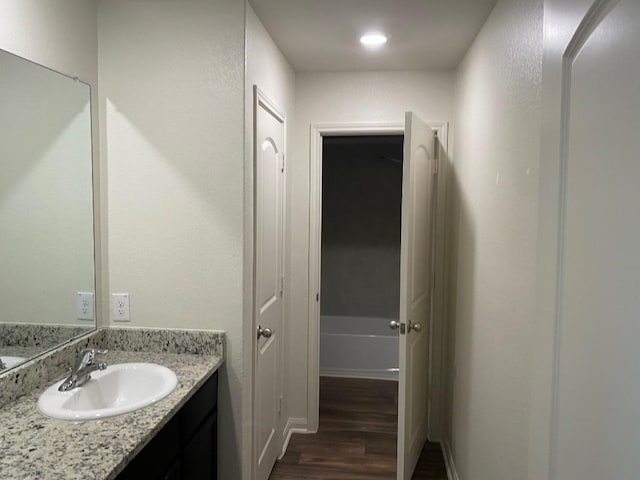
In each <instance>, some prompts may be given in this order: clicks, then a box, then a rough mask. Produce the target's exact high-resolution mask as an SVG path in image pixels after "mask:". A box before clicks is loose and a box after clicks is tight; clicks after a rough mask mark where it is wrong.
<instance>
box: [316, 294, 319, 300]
mask: <svg viewBox="0 0 640 480" xmlns="http://www.w3.org/2000/svg"><path fill="white" fill-rule="evenodd" d="M319 301H320V294H319V293H316V302H319Z"/></svg>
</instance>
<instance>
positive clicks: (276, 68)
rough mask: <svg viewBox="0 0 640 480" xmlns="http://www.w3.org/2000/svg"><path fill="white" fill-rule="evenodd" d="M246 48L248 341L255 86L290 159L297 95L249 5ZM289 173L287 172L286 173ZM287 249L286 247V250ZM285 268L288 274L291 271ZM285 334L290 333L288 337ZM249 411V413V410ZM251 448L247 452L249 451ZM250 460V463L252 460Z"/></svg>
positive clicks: (287, 409)
mask: <svg viewBox="0 0 640 480" xmlns="http://www.w3.org/2000/svg"><path fill="white" fill-rule="evenodd" d="M246 39H247V48H246V68H247V70H246V79H245V177H244V178H245V190H244V193H245V205H246V206H247V207H246V208H245V212H244V214H245V217H244V221H245V232H247V234H246V235H245V245H244V258H245V260H244V268H245V289H244V291H245V295H244V304H245V338H250V339H254V338H255V335H254V332H255V330H254V329H253V328H254V327H253V308H254V305H253V296H254V292H253V254H254V245H253V238H252V235H251V234H250V232H253V192H254V185H253V172H254V169H253V164H254V147H253V101H254V99H253V86H254V85H257V86H258V88H260V90H261V91H262V93H263V94H265V95H266V96H267V97H268V98H269V99H270V100H271V101H272V102H274V103H275V104H276V105H277V106H278V107H279V108H280V109H281V111H282V112H284V114H285V116H286V120H285V121H286V152H285V154H286V155H287V158H289V157H290V152H291V151H292V150H293V148H292V144H293V125H294V121H293V120H294V95H295V73H294V72H293V70H292V68H291V66H290V65H289V63H288V62H287V60H286V58H285V57H284V56H283V55H282V53H281V52H280V50H279V49H278V47H277V46H276V45H275V43H274V42H273V40H272V39H271V37H270V35H269V33H268V32H267V31H266V30H265V28H264V26H263V25H262V22H260V19H259V18H258V17H257V16H256V14H255V12H254V11H253V8H251V6H250V5H249V4H248V3H247V32H246ZM287 174H288V172H287ZM285 194H287V193H285ZM285 248H286V247H285ZM288 268H289V267H288V265H285V271H286V270H287V269H288ZM290 292H291V286H290V284H289V283H288V282H287V283H286V284H285V305H286V304H287V302H290V301H291V297H290ZM290 321H291V319H290V318H287V317H286V312H285V323H284V325H285V328H284V329H283V337H284V341H283V350H284V351H288V349H289V348H290V345H291V342H293V341H294V340H295V339H294V338H293V337H291V336H290V335H289V334H288V332H289V330H290V329H289V328H288V327H287V325H288V322H290ZM284 332H287V333H286V335H285V333H284ZM254 346H255V345H254V344H253V342H251V343H250V344H248V345H246V348H245V361H246V362H247V363H246V364H247V365H253V360H254V357H253V355H254V351H253V349H252V347H254ZM291 368H292V366H291V365H290V364H289V363H288V362H284V364H283V365H282V370H283V371H282V375H283V379H284V382H285V384H288V382H289V381H290V374H289V371H290V369H291ZM251 383H252V378H251V377H250V376H249V375H247V376H246V379H245V385H246V388H248V389H250V387H251ZM249 397H250V396H248V395H247V396H246V398H245V401H246V406H247V408H250V406H251V403H250V402H251V401H252V399H251V398H249ZM290 405H291V399H290V397H289V396H288V395H286V394H285V395H284V399H283V415H282V417H281V419H282V422H281V425H280V431H279V432H278V433H279V435H280V439H279V442H280V444H281V445H282V444H283V443H284V440H285V437H286V435H287V427H288V426H290V425H291V421H290V418H291V406H290ZM247 411H250V410H247ZM249 431H250V425H247V432H249ZM250 447H251V446H250V445H249V446H247V450H248V451H250ZM252 460H253V459H252V458H249V461H252Z"/></svg>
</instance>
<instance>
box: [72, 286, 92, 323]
mask: <svg viewBox="0 0 640 480" xmlns="http://www.w3.org/2000/svg"><path fill="white" fill-rule="evenodd" d="M93 298H94V297H93V293H92V292H78V294H77V295H76V317H77V318H78V320H93V319H94V318H95V313H94V311H95V304H94V300H93Z"/></svg>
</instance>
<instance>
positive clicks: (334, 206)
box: [271, 130, 446, 479]
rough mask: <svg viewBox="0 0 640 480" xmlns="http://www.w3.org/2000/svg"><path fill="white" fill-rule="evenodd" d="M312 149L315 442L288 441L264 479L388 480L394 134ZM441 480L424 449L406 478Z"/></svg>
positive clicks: (396, 186) (394, 400) (397, 185)
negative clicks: (315, 153) (315, 160)
mask: <svg viewBox="0 0 640 480" xmlns="http://www.w3.org/2000/svg"><path fill="white" fill-rule="evenodd" d="M320 142H321V143H320V145H319V147H320V152H321V156H320V158H319V160H321V162H319V163H320V168H319V172H318V173H319V176H318V177H319V180H321V181H320V182H318V184H319V186H320V188H319V192H318V195H317V196H316V197H315V198H317V199H319V200H320V202H319V208H318V212H319V215H318V217H317V220H318V223H317V225H319V226H321V235H319V236H318V238H319V239H320V238H321V241H320V242H319V243H320V245H318V249H317V250H316V251H317V252H318V253H319V254H320V255H319V259H318V260H319V263H318V267H319V268H318V279H319V280H320V283H321V284H322V288H321V291H322V295H321V296H318V297H316V300H317V302H316V305H317V309H318V310H317V312H316V313H317V317H316V318H318V320H319V322H318V344H319V351H318V357H317V358H318V360H319V361H316V364H317V365H318V370H317V376H316V377H315V378H316V382H317V385H318V390H319V391H318V400H317V402H318V403H316V405H317V406H318V414H319V415H318V419H317V422H318V423H317V427H316V429H315V430H316V431H317V433H316V434H315V435H311V436H307V435H294V436H293V437H292V438H291V442H290V443H289V446H288V449H287V453H286V455H285V456H284V458H282V459H281V460H280V461H279V462H278V463H277V464H276V466H275V469H274V470H273V472H272V477H271V478H272V479H276V478H277V479H286V478H300V475H301V474H302V473H307V474H309V473H311V472H313V474H314V475H318V478H371V477H372V476H376V477H379V478H389V479H391V478H396V472H397V451H396V450H397V445H398V370H399V348H398V344H399V336H398V334H399V331H398V330H397V329H392V328H389V326H390V324H393V323H395V324H396V325H397V324H398V321H399V309H400V291H401V288H400V249H401V227H402V190H403V183H402V178H403V155H404V152H403V144H404V135H403V130H400V131H391V132H383V133H382V134H379V133H378V132H375V133H372V134H368V133H364V134H363V133H361V132H357V134H356V135H347V134H345V133H344V132H339V134H338V135H335V136H334V135H330V134H325V135H322V137H321V138H320ZM318 290H319V291H320V289H318ZM296 475H297V476H296ZM340 475H342V476H344V477H340ZM445 475H446V472H445V466H444V461H443V459H442V455H441V452H440V448H439V446H438V445H437V444H431V443H429V442H428V443H427V444H426V446H425V449H424V451H423V453H422V458H421V459H420V461H419V462H418V468H417V469H416V472H415V475H414V476H413V478H415V479H422V478H424V479H427V478H428V479H440V478H446V477H445Z"/></svg>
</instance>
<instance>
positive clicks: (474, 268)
mask: <svg viewBox="0 0 640 480" xmlns="http://www.w3.org/2000/svg"><path fill="white" fill-rule="evenodd" d="M542 20H543V18H542V1H528V0H519V1H500V2H498V4H497V5H496V6H495V8H494V10H493V12H492V13H491V15H490V16H489V18H488V20H487V22H486V24H485V25H484V27H483V29H482V31H481V32H480V33H479V35H478V36H477V38H476V39H475V41H474V43H473V45H472V47H471V48H470V50H469V51H468V53H467V54H466V56H465V58H464V60H463V61H462V63H461V65H460V66H459V68H458V71H457V73H456V113H455V121H454V123H453V132H454V145H453V156H452V160H453V169H452V171H451V175H450V188H449V193H450V196H451V202H450V207H451V209H450V210H449V211H450V214H451V217H450V220H451V222H452V232H451V233H452V235H451V255H452V257H451V267H450V275H451V277H450V279H451V281H450V304H449V327H450V330H449V334H450V337H449V338H450V340H451V344H450V348H449V354H450V382H451V385H450V391H449V401H448V402H447V403H448V404H449V405H450V407H451V411H450V417H449V418H448V421H449V425H448V428H447V429H446V430H448V432H447V433H446V435H445V437H446V440H447V441H448V444H449V446H450V449H451V451H452V454H453V459H454V461H455V466H456V469H457V473H458V475H459V477H460V478H461V479H473V480H492V479H522V478H526V476H527V469H528V446H529V416H530V385H531V362H532V343H531V340H532V334H531V331H532V324H533V321H534V286H535V254H536V234H537V204H538V166H539V160H540V95H541V66H542Z"/></svg>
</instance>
